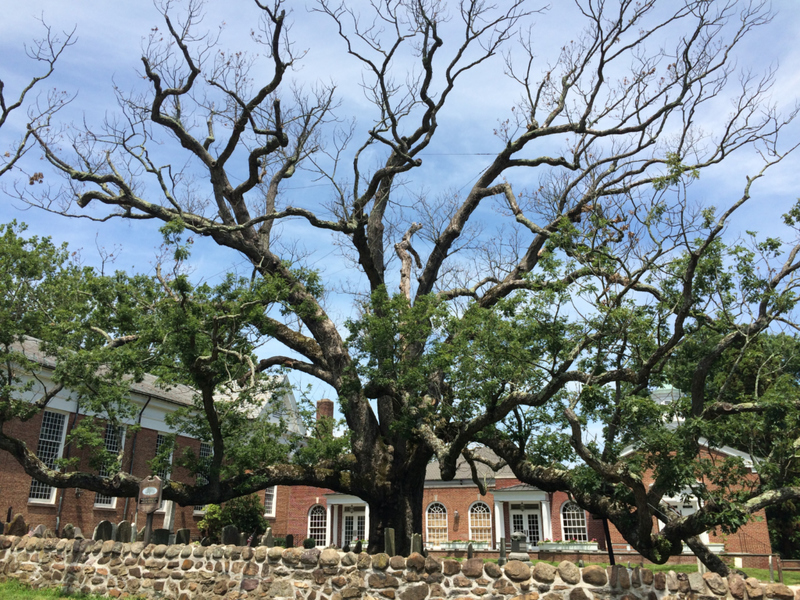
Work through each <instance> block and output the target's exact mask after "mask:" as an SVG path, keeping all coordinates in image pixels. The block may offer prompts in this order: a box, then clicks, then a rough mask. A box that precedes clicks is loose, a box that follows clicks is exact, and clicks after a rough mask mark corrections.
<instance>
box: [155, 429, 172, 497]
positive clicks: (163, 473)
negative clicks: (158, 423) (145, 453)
mask: <svg viewBox="0 0 800 600" xmlns="http://www.w3.org/2000/svg"><path fill="white" fill-rule="evenodd" d="M166 443H167V436H166V435H164V434H163V433H159V434H158V435H157V436H156V454H158V452H159V451H160V450H161V447H162V446H163V445H164V444H166ZM167 462H168V463H169V465H168V466H166V467H164V468H163V469H159V470H158V471H156V475H157V476H158V477H160V478H161V480H162V481H167V480H168V479H169V474H170V473H171V472H172V452H170V453H169V458H168V459H167ZM167 508H168V506H167V501H166V500H161V506H159V507H158V510H163V511H166V510H167Z"/></svg>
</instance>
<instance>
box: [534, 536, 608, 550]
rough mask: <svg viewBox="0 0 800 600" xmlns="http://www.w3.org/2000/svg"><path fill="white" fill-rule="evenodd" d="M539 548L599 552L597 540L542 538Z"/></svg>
mask: <svg viewBox="0 0 800 600" xmlns="http://www.w3.org/2000/svg"><path fill="white" fill-rule="evenodd" d="M537 545H538V547H539V550H546V551H549V552H597V540H595V539H592V540H589V541H586V540H540V541H539V543H538V544H537Z"/></svg>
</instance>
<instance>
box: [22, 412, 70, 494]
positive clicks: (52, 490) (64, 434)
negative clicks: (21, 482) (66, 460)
mask: <svg viewBox="0 0 800 600" xmlns="http://www.w3.org/2000/svg"><path fill="white" fill-rule="evenodd" d="M47 413H53V414H57V415H62V416H63V417H64V423H63V426H62V427H61V439H60V440H59V442H58V450H57V451H56V455H55V457H54V458H53V460H54V461H55V460H58V459H59V458H61V457H62V456H63V455H64V443H65V440H66V438H67V428H68V427H69V413H66V412H64V411H60V410H51V409H47V410H45V411H44V412H43V413H42V425H41V426H40V427H39V436H38V438H37V440H36V456H39V443H40V441H41V437H42V427H43V426H44V420H45V415H46V414H47ZM46 441H50V442H52V441H54V440H46ZM53 468H55V467H53ZM34 482H36V483H34ZM45 485H46V484H43V483H41V482H38V481H37V480H35V479H33V478H31V485H30V487H29V488H28V504H55V502H56V492H57V488H55V487H53V486H47V487H49V488H50V497H49V498H47V499H44V498H31V492H32V491H33V487H34V486H45ZM42 491H44V490H42Z"/></svg>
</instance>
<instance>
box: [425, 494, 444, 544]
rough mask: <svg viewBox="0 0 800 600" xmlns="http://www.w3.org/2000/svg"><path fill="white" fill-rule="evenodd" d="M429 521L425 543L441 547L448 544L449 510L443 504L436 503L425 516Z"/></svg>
mask: <svg viewBox="0 0 800 600" xmlns="http://www.w3.org/2000/svg"><path fill="white" fill-rule="evenodd" d="M425 517H426V519H427V535H426V538H425V541H426V542H427V543H428V545H429V546H441V545H442V544H444V543H445V542H447V509H446V508H445V507H444V504H442V503H441V502H434V503H433V504H431V505H430V506H429V507H428V510H427V512H426V514H425Z"/></svg>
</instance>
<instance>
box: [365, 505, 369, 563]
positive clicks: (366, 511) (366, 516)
mask: <svg viewBox="0 0 800 600" xmlns="http://www.w3.org/2000/svg"><path fill="white" fill-rule="evenodd" d="M364 535H365V536H367V539H369V504H367V505H366V507H365V508H364ZM366 551H367V549H366V548H364V552H366Z"/></svg>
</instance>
